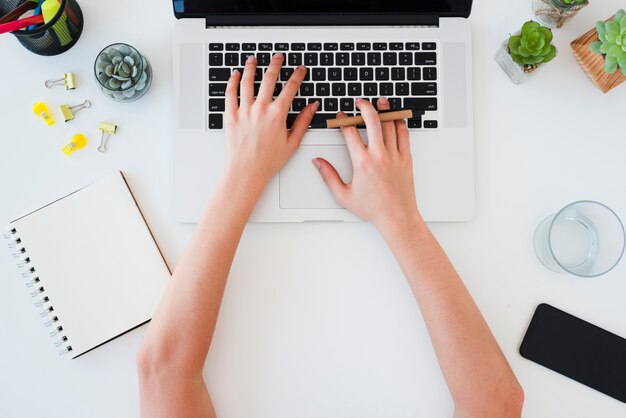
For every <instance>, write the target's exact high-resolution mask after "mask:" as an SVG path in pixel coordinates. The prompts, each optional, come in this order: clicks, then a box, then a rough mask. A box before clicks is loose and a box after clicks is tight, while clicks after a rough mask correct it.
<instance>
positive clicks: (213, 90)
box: [209, 83, 226, 96]
mask: <svg viewBox="0 0 626 418" xmlns="http://www.w3.org/2000/svg"><path fill="white" fill-rule="evenodd" d="M224 95H226V83H209V96H224Z"/></svg>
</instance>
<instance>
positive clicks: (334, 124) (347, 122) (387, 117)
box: [311, 109, 421, 129]
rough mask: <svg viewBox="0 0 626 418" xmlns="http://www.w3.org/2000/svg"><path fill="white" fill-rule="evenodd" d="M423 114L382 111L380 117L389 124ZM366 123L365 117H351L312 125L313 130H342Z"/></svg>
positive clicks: (399, 110) (410, 110) (403, 111)
mask: <svg viewBox="0 0 626 418" xmlns="http://www.w3.org/2000/svg"><path fill="white" fill-rule="evenodd" d="M419 114H421V112H415V111H414V110H413V109H397V110H391V109H390V110H381V111H380V112H378V117H379V118H380V120H381V122H389V121H394V120H401V119H411V118H413V117H414V116H415V115H419ZM364 123H365V121H364V120H363V116H360V115H359V116H350V117H347V118H341V119H328V120H326V121H325V122H322V123H315V124H313V125H311V128H313V129H320V128H322V129H323V128H341V127H344V126H354V125H363V124H364Z"/></svg>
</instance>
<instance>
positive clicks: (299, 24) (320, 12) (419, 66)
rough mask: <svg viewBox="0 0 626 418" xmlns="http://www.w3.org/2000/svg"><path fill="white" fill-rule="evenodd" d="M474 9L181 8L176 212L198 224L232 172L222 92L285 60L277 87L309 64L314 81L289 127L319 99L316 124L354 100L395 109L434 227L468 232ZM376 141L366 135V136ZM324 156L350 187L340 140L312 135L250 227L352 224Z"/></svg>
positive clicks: (336, 0) (194, 3) (406, 5)
mask: <svg viewBox="0 0 626 418" xmlns="http://www.w3.org/2000/svg"><path fill="white" fill-rule="evenodd" d="M471 6H472V0H419V1H418V0H386V1H373V0H359V1H356V0H316V1H313V2H299V1H292V0H245V1H243V0H241V1H240V0H211V1H206V0H174V14H175V16H176V17H177V18H178V19H177V20H176V24H175V31H174V34H175V35H174V51H173V60H174V63H173V64H174V65H173V76H174V100H173V123H172V124H173V126H172V128H173V135H172V153H171V155H172V163H173V187H174V199H173V201H174V211H175V216H176V218H177V220H179V221H181V222H197V221H198V219H199V218H200V215H201V214H202V212H203V210H204V208H205V206H206V204H207V202H208V199H209V198H210V196H211V192H212V190H213V189H214V188H215V186H216V184H217V182H218V181H219V178H220V176H221V174H222V172H223V171H224V168H225V165H226V161H227V144H226V136H225V132H224V116H223V113H224V91H225V88H226V82H227V80H228V77H229V75H230V74H231V72H232V70H233V69H235V68H239V69H241V68H242V67H243V63H244V62H245V60H246V58H247V57H248V56H249V55H250V54H254V55H255V56H256V57H257V61H258V69H257V74H256V86H257V88H258V85H260V81H261V78H262V76H263V72H264V71H265V70H266V69H267V65H268V63H269V62H270V58H271V56H272V55H273V54H274V53H276V52H279V51H280V52H282V53H283V54H285V55H286V60H285V64H284V67H283V69H282V70H281V76H280V79H279V83H278V84H277V86H276V89H275V91H274V93H275V94H279V93H280V91H281V87H282V84H283V83H285V81H286V80H287V79H288V78H289V76H290V75H291V73H292V72H293V69H294V68H295V67H296V66H297V65H300V64H304V65H306V66H307V67H308V74H307V78H306V79H305V81H304V83H303V84H302V86H301V88H300V91H299V93H298V95H297V96H296V98H295V100H294V101H293V103H292V107H291V111H290V114H289V116H288V119H287V124H288V125H289V124H291V123H292V122H293V119H294V118H295V115H296V114H297V113H298V112H299V110H300V109H302V108H303V107H304V106H305V105H306V104H307V103H310V102H312V101H315V100H319V101H320V103H321V106H320V108H319V110H318V115H317V116H316V119H315V120H314V123H316V122H319V121H322V120H325V119H328V118H333V117H335V115H336V113H337V112H338V111H344V112H346V113H348V114H350V113H355V112H357V111H356V109H355V106H354V100H355V99H356V98H359V97H362V98H366V99H369V100H371V101H373V102H375V99H376V98H377V97H379V96H386V97H388V98H389V101H390V104H391V108H392V109H394V108H406V107H409V108H412V109H414V110H416V111H417V113H418V115H417V117H415V118H414V119H411V120H409V121H408V127H409V130H410V142H411V152H412V154H413V161H414V164H413V165H414V178H415V189H416V195H417V201H418V204H419V207H420V211H421V212H422V215H423V216H424V218H425V219H426V220H427V221H430V222H435V221H467V220H470V219H472V218H473V216H474V211H475V173H474V133H473V109H472V107H473V106H472V69H471V67H472V65H471V64H472V44H471V30H470V25H469V22H468V20H467V18H468V16H469V14H470V10H471ZM361 135H362V136H363V137H364V140H365V141H367V135H366V133H365V130H362V131H361ZM316 157H323V158H325V159H327V160H328V161H329V162H330V163H332V164H333V165H334V166H335V167H336V168H337V170H338V172H339V174H340V176H341V177H342V179H343V180H344V181H345V182H349V181H350V180H351V178H352V167H351V164H350V159H349V154H348V151H347V149H346V147H345V143H344V139H343V137H342V135H341V133H340V132H339V131H338V130H325V129H319V130H318V129H310V130H309V132H308V133H307V134H306V135H305V137H304V140H303V141H302V145H301V146H300V148H299V149H298V151H297V152H296V153H295V155H294V156H293V157H292V158H291V160H290V161H289V162H288V163H287V164H286V166H285V167H284V168H283V169H282V170H280V172H279V173H278V174H277V175H276V176H275V177H274V178H273V179H272V180H271V181H270V182H269V184H268V186H267V189H266V190H265V192H264V194H263V195H262V197H261V199H260V200H259V202H258V204H257V206H256V208H255V210H254V213H253V214H252V217H251V219H250V221H251V222H333V221H337V222H354V221H359V219H358V218H357V217H356V216H354V215H352V214H351V213H350V212H349V211H347V210H346V209H344V208H342V207H341V206H340V205H338V204H337V203H336V202H335V200H334V199H333V197H332V195H331V193H330V192H329V191H328V190H327V188H326V185H325V184H324V182H323V180H322V179H321V177H320V175H319V173H318V171H317V169H316V168H315V167H314V166H313V164H312V163H311V160H312V159H313V158H316Z"/></svg>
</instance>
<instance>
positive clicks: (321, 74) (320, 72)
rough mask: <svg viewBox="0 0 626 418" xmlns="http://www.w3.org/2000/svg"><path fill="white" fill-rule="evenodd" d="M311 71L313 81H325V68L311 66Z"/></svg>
mask: <svg viewBox="0 0 626 418" xmlns="http://www.w3.org/2000/svg"><path fill="white" fill-rule="evenodd" d="M311 72H312V73H313V75H312V77H311V78H312V79H313V81H326V68H319V67H317V68H313V70H312V71H311Z"/></svg>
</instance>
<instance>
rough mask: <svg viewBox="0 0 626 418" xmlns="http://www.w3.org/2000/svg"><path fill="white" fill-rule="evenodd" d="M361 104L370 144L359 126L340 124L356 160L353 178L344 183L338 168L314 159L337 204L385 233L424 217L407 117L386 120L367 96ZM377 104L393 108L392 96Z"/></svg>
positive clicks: (353, 158)
mask: <svg viewBox="0 0 626 418" xmlns="http://www.w3.org/2000/svg"><path fill="white" fill-rule="evenodd" d="M356 106H357V108H358V109H359V110H360V111H361V115H362V116H363V119H365V125H366V127H367V137H368V141H369V144H368V145H367V146H366V145H365V144H364V143H363V140H362V138H361V136H360V135H359V131H358V130H357V128H356V127H354V126H350V127H344V128H341V133H342V134H343V136H344V138H345V140H346V145H347V147H348V151H349V152H350V159H351V160H352V167H353V172H354V174H353V177H352V182H351V183H349V184H345V183H344V182H343V181H342V180H341V178H340V177H339V174H338V173H337V170H335V168H334V167H333V166H332V165H331V164H330V163H329V162H328V161H326V160H324V159H323V158H316V159H314V160H313V164H315V166H316V167H317V169H318V170H319V171H320V174H321V175H322V177H323V179H324V181H325V182H326V184H327V185H328V188H329V189H330V191H331V192H332V194H333V196H334V197H335V200H336V201H337V203H339V204H340V205H342V206H344V207H345V208H346V209H348V210H350V211H351V212H353V213H354V214H355V215H357V216H358V217H360V218H361V219H363V220H365V221H367V222H370V223H371V224H372V225H374V226H375V227H376V228H377V229H378V230H379V231H380V232H381V233H382V234H383V235H385V234H387V233H392V232H394V231H399V230H401V229H403V228H405V227H406V226H407V225H409V224H410V223H415V222H422V218H421V216H420V214H419V211H418V209H417V203H416V201H415V188H414V185H413V161H412V158H411V147H410V144H409V131H408V129H407V127H406V123H405V122H404V121H403V120H401V121H395V122H382V123H381V121H380V119H379V118H378V115H377V112H376V110H375V109H374V106H372V104H371V103H369V102H368V101H367V100H361V99H359V100H357V102H356ZM378 108H379V110H386V109H389V102H388V101H387V99H385V98H382V97H381V98H380V99H378ZM338 117H346V116H345V114H340V115H339V116H338Z"/></svg>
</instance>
